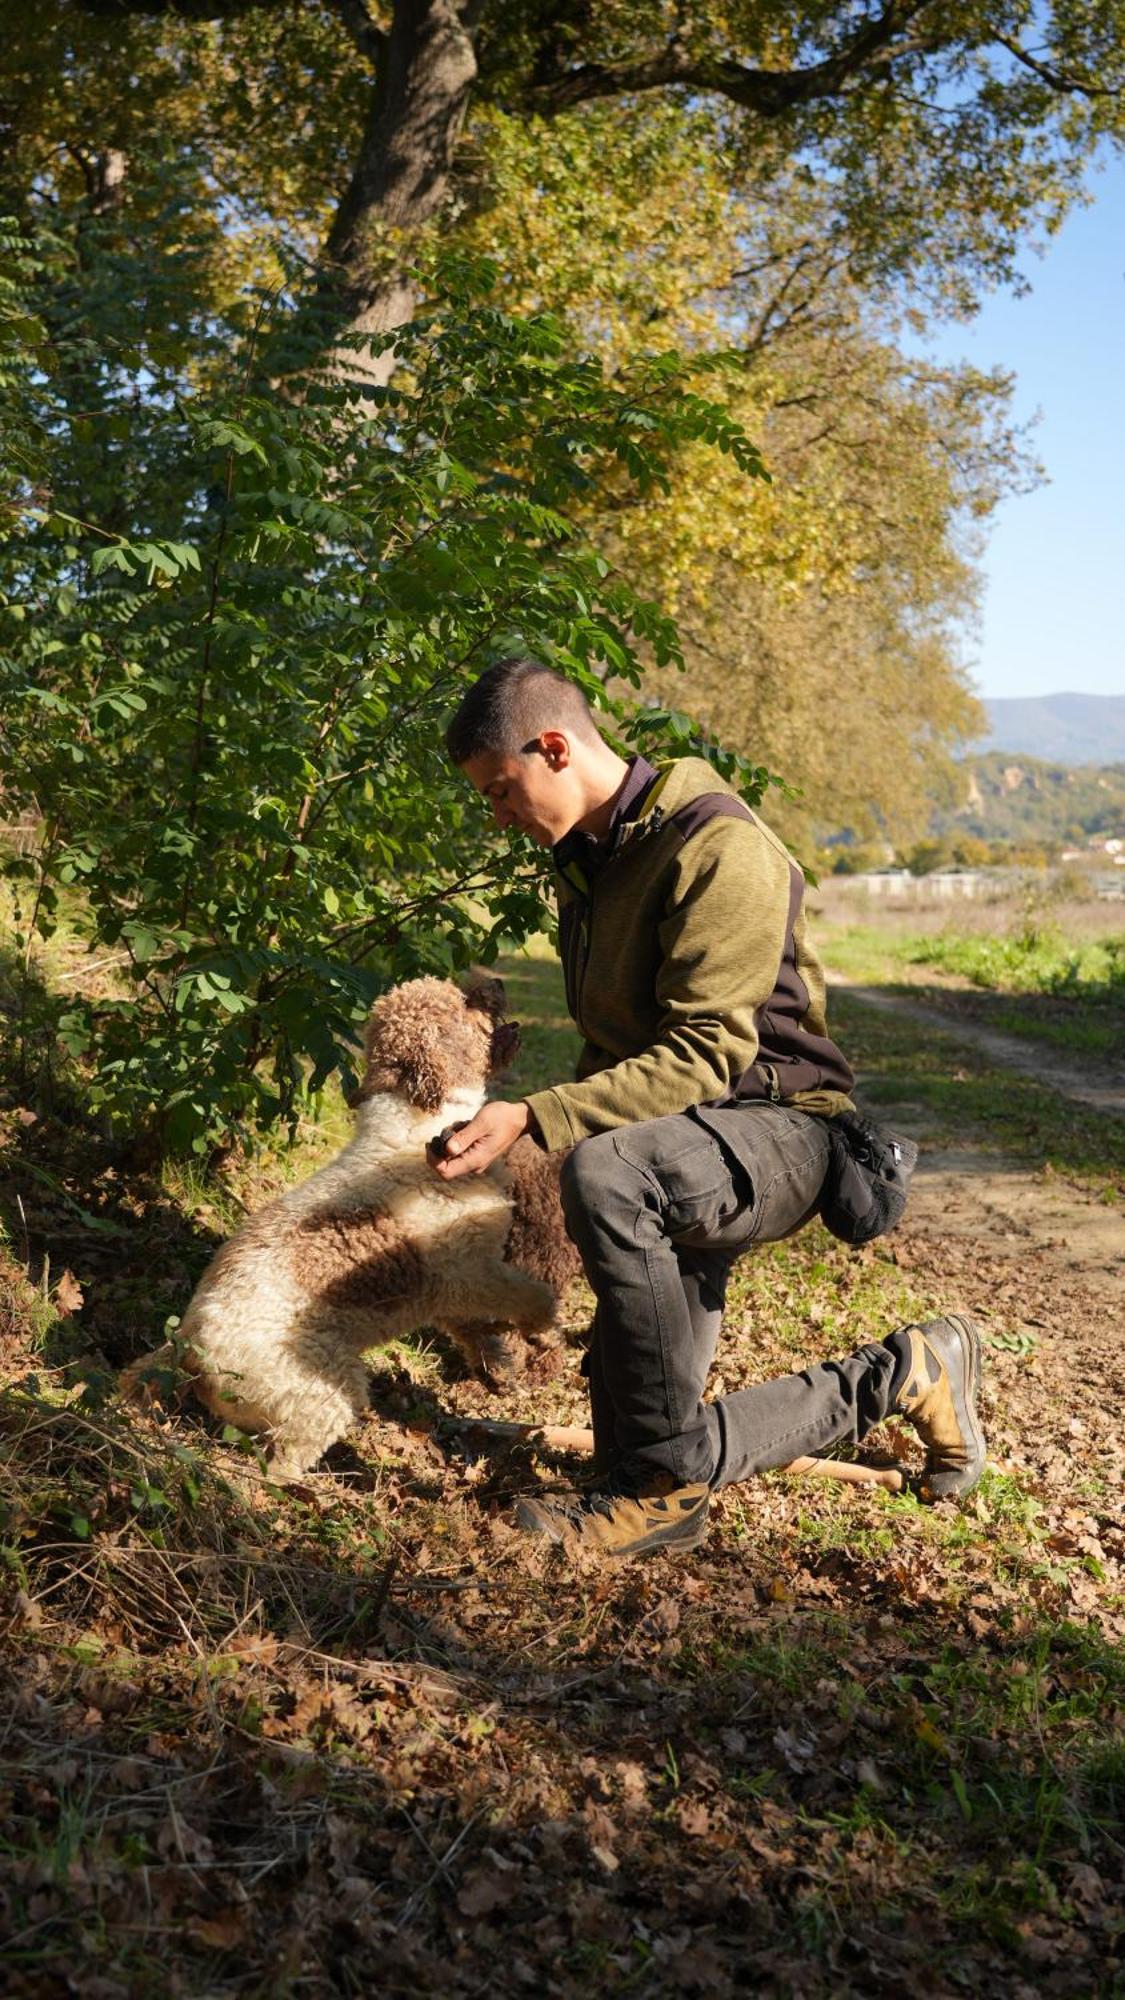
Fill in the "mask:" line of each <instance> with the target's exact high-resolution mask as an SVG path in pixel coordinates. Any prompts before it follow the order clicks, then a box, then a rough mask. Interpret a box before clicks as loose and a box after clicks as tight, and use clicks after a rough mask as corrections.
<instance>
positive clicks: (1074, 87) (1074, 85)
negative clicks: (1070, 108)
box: [996, 35, 1123, 97]
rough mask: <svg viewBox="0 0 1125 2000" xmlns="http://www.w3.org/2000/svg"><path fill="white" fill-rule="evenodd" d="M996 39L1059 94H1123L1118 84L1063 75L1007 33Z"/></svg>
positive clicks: (1096, 95) (1113, 95)
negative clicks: (1010, 37) (1009, 37)
mask: <svg viewBox="0 0 1125 2000" xmlns="http://www.w3.org/2000/svg"><path fill="white" fill-rule="evenodd" d="M996 40H997V42H998V44H999V46H1000V47H1001V48H1002V49H1007V51H1008V54H1009V55H1010V56H1014V57H1015V59H1016V61H1017V62H1018V63H1022V64H1023V65H1024V68H1025V69H1029V70H1031V71H1032V72H1033V74H1034V75H1035V76H1037V77H1039V79H1040V81H1041V82H1043V83H1045V84H1047V85H1048V86H1049V88H1050V89H1051V90H1057V91H1058V92H1059V94H1060V96H1064V97H1065V96H1068V95H1069V94H1070V93H1071V92H1073V93H1074V95H1075V96H1076V97H1120V96H1122V95H1123V92H1122V86H1121V85H1120V84H1116V85H1113V84H1108V83H1106V84H1101V83H1087V82H1085V80H1084V79H1083V78H1082V77H1077V76H1064V75H1063V73H1062V71H1061V70H1057V69H1055V67H1054V65H1053V64H1051V63H1045V62H1041V61H1040V60H1039V57H1038V56H1033V55H1032V53H1031V51H1030V49H1023V48H1021V47H1020V45H1019V43H1018V42H1012V41H1009V39H1008V37H1007V35H997V37H996Z"/></svg>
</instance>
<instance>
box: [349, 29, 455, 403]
mask: <svg viewBox="0 0 1125 2000" xmlns="http://www.w3.org/2000/svg"><path fill="white" fill-rule="evenodd" d="M476 75H477V62H476V54H475V52H474V49H473V44H472V40H471V38H470V35H469V32H468V30H467V28H466V27H465V25H464V22H463V20H462V18H461V12H460V10H459V8H458V7H457V6H456V4H455V0H396V4H395V9H394V16H393V20H392V23H391V29H390V33H389V35H388V36H387V38H386V43H385V46H384V48H383V51H382V55H381V57H380V60H379V64H378V72H377V77H376V81H375V84H374V88H373V91H372V100H371V107H370V111H369V114H368V118H367V123H366V126H365V128H364V133H363V140H362V144H361V146H360V154H359V159H358V162H357V164H356V168H355V171H354V173H353V174H352V178H351V180H350V182H349V184H348V187H347V188H346V190H345V192H344V194H343V196H342V198H341V201H340V205H339V207H338V209H337V211H336V215H335V219H334V221H333V223H332V227H331V229H330V230H329V233H328V237H327V240H326V242H325V245H324V250H323V252H322V256H321V265H320V277H319V286H318V295H317V304H318V311H319V312H322V313H324V314H325V318H326V331H327V332H328V335H329V344H331V342H332V340H333V339H334V338H336V337H338V336H339V335H340V334H341V333H345V332H346V333H347V334H349V335H351V336H355V335H357V334H359V335H363V336H365V337H370V340H371V346H370V350H369V352H368V353H367V354H361V355H359V356H357V355H356V354H355V353H354V351H349V352H348V354H347V359H346V361H345V359H344V354H343V350H341V349H339V348H336V350H335V353H336V358H337V365H338V366H340V367H343V368H346V371H347V372H348V373H349V374H353V373H358V374H359V375H360V376H361V378H362V379H363V380H364V381H366V382H369V383H385V382H386V381H387V380H388V379H389V377H390V375H391V373H392V372H393V369H394V365H395V351H394V344H393V342H386V341H384V339H383V336H384V335H386V334H388V333H393V331H394V329H395V328H396V327H398V326H404V325H405V324H406V323H407V321H408V320H410V318H411V317H412V315H413V312H414V308H415V303H416V294H415V289H414V284H413V281H412V279H411V276H410V272H409V263H410V258H411V255H412V253H413V251H414V248H415V245H416V242H417V238H418V233H419V231H420V229H421V227H422V225H423V224H424V223H426V222H428V221H429V219H430V217H431V216H433V215H434V214H435V213H436V211H437V210H438V209H439V208H440V207H441V205H442V203H443V202H444V200H445V198H446V195H447V193H448V189H449V178H450V173H451V170H452V167H453V159H454V154H455V152H456V148H457V140H458V137H459V135H460V131H461V126H462V123H463V121H464V116H465V108H466V105H467V103H468V98H469V92H470V90H471V88H472V86H473V83H474V82H475V81H476Z"/></svg>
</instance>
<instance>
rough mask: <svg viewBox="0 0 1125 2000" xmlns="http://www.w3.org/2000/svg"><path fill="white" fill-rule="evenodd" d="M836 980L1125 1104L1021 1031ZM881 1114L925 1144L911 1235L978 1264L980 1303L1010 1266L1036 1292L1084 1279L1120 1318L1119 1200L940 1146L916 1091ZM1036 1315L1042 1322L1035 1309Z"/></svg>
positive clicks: (1017, 1062)
mask: <svg viewBox="0 0 1125 2000" xmlns="http://www.w3.org/2000/svg"><path fill="white" fill-rule="evenodd" d="M832 984H833V985H834V986H836V987H837V988H843V989H844V990H846V991H847V993H848V994H849V996H850V997H851V998H853V999H855V1000H858V1001H859V1002H860V1004H861V1005H862V1006H869V1007H872V1008H875V1009H877V1010H878V1011H879V1012H881V1013H884V1014H893V1015H896V1016H898V1017H900V1018H903V1019H906V1020H909V1021H911V1022H916V1023H917V1024H918V1025H919V1026H920V1027H932V1028H937V1029H940V1030H941V1032H942V1033H943V1034H944V1035H948V1036H952V1037H954V1038H955V1039H956V1040H958V1041H961V1042H964V1043H966V1044H967V1045H968V1046H970V1047H973V1048H978V1049H980V1050H981V1051H982V1053H983V1054H985V1055H987V1056H988V1057H989V1058H990V1059H991V1060H993V1061H995V1062H998V1063H1001V1064H1003V1065H1004V1066H1006V1067H1007V1068H1010V1069H1015V1070H1018V1071H1019V1072H1020V1073H1021V1074H1022V1075H1025V1076H1027V1075H1030V1074H1033V1075H1034V1076H1035V1078H1036V1080H1037V1081H1038V1082H1041V1083H1045V1084H1048V1085H1049V1086H1050V1087H1051V1088H1052V1089H1054V1090H1057V1091H1058V1092H1059V1093H1060V1094H1061V1095H1063V1096H1066V1097H1069V1098H1072V1099H1073V1100H1074V1101H1076V1102H1078V1103H1081V1104H1085V1105H1088V1106H1089V1107H1090V1108H1091V1109H1094V1110H1097V1111H1115V1110H1125V1090H1120V1089H1115V1088H1110V1087H1104V1088H1103V1087H1099V1086H1094V1085H1091V1084H1090V1083H1089V1080H1088V1078H1087V1077H1086V1076H1085V1075H1084V1073H1083V1072H1082V1070H1080V1069H1079V1068H1078V1067H1077V1066H1076V1065H1072V1064H1067V1063H1065V1062H1062V1061H1061V1060H1060V1059H1059V1058H1058V1057H1056V1056H1055V1055H1054V1054H1053V1053H1047V1054H1044V1053H1043V1052H1042V1051H1041V1050H1040V1049H1039V1048H1038V1047H1035V1048H1032V1047H1029V1045H1028V1044H1027V1043H1026V1042H1025V1041H1022V1040H1021V1039H1020V1038H1019V1037H1018V1036H1016V1035H1002V1034H999V1033H997V1032H995V1031H994V1030H993V1029H990V1028H983V1027H981V1026H980V1025H979V1024H978V1023H976V1022H972V1021H964V1020H959V1019H957V1018H956V1017H954V1016H951V1015H949V1014H946V1013H942V1012H941V1011H939V1009H937V1008H935V1007H928V1006H926V1005H925V1003H924V1002H922V1001H915V1000H910V999H905V998H903V997H901V996H900V995H898V994H890V993H884V992H882V991H880V990H879V989H878V988H877V987H869V986H857V985H853V984H852V983H851V982H850V981H849V980H847V979H834V980H833V981H832ZM880 1115H882V1116H889V1117H891V1118H893V1120H894V1122H895V1123H896V1124H897V1125H899V1126H900V1127H901V1128H902V1129H903V1130H904V1131H906V1132H907V1133H908V1134H909V1136H910V1137H911V1138H914V1139H917V1141H918V1143H919V1146H920V1148H921V1153H920V1157H919V1162H918V1169H917V1172H916V1174H915V1178H914V1185H913V1189H912V1193H911V1200H910V1208H909V1212H908V1218H907V1224H906V1234H907V1235H908V1236H913V1237H915V1238H918V1239H924V1240H925V1241H926V1242H927V1243H928V1244H929V1245H930V1246H931V1247H933V1246H937V1245H939V1244H940V1245H944V1246H945V1255H946V1256H947V1258H948V1259H949V1261H950V1264H951V1265H956V1266H958V1267H959V1268H960V1270H961V1271H962V1273H970V1274H971V1273H972V1272H973V1271H974V1268H975V1270H976V1271H977V1272H978V1273H979V1276H980V1283H979V1285H978V1286H977V1287H976V1289H977V1292H978V1301H977V1304H978V1310H980V1311H982V1312H986V1311H987V1305H988V1294H989V1287H990V1285H992V1284H994V1283H995V1279H996V1271H997V1266H998V1265H1002V1266H1006V1267H1008V1268H1009V1269H1010V1271H1011V1272H1012V1273H1013V1274H1015V1273H1018V1272H1020V1271H1021V1270H1022V1272H1023V1275H1024V1277H1025V1278H1026V1279H1029V1280H1031V1281H1032V1284H1031V1289H1032V1290H1033V1291H1034V1292H1035V1293H1036V1296H1040V1295H1041V1296H1044V1297H1049V1295H1050V1288H1051V1284H1052V1281H1053V1282H1055V1283H1056V1284H1059V1283H1061V1284H1063V1285H1064V1286H1065V1288H1066V1289H1067V1291H1068V1292H1069V1291H1070V1290H1071V1289H1072V1288H1073V1287H1075V1286H1077V1287H1078V1289H1079V1291H1081V1292H1083V1293H1084V1294H1085V1297H1086V1299H1087V1302H1088V1307H1089V1308H1090V1309H1091V1310H1092V1311H1093V1312H1094V1313H1095V1314H1096V1313H1098V1312H1099V1311H1100V1312H1102V1313H1103V1314H1104V1310H1105V1307H1106V1306H1107V1305H1110V1307H1111V1313H1112V1317H1113V1319H1114V1320H1115V1321H1116V1319H1117V1317H1118V1315H1119V1313H1120V1311H1121V1309H1122V1308H1123V1307H1125V1218H1123V1217H1122V1214H1121V1211H1120V1209H1119V1208H1118V1207H1116V1206H1109V1207H1107V1206H1106V1205H1105V1203H1103V1202H1102V1201H1100V1200H1099V1199H1098V1198H1097V1196H1096V1195H1094V1194H1091V1193H1088V1192H1086V1191H1085V1190H1084V1189H1083V1188H1081V1187H1077V1186H1075V1185H1074V1184H1073V1183H1072V1182H1070V1181H1068V1180H1065V1179H1064V1178H1062V1177H1061V1176H1059V1175H1056V1174H1053V1173H1052V1172H1051V1171H1050V1169H1048V1168H1036V1167H1029V1166H1028V1164H1027V1162H1026V1161H1024V1160H1018V1159H1015V1158H1011V1157H1005V1156H1003V1155H1000V1156H998V1155H997V1154H996V1153H995V1152H993V1151H989V1152H988V1153H985V1152H983V1151H978V1150H977V1149H975V1148H974V1147H972V1146H971V1145H964V1146H958V1147H948V1146H945V1147H936V1146H933V1145H931V1144H930V1143H929V1138H930V1129H931V1128H930V1125H929V1120H928V1114H927V1113H926V1111H925V1110H924V1109H923V1107H922V1106H920V1105H917V1104H912V1103H911V1102H909V1101H908V1100H903V1101H902V1102H901V1103H896V1104H894V1105H893V1106H888V1105H884V1106H882V1107H881V1113H880ZM1020 1289H1022V1288H1020V1287H1017V1290H1020ZM1075 1303H1076V1304H1077V1302H1075ZM1080 1313H1081V1308H1079V1316H1080ZM1028 1324H1029V1325H1030V1326H1032V1327H1034V1326H1036V1325H1037V1324H1038V1319H1037V1317H1036V1316H1035V1315H1034V1314H1033V1315H1032V1316H1031V1317H1030V1319H1029V1320H1028Z"/></svg>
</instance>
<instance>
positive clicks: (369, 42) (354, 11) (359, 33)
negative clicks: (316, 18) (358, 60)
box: [329, 0, 387, 63]
mask: <svg viewBox="0 0 1125 2000" xmlns="http://www.w3.org/2000/svg"><path fill="white" fill-rule="evenodd" d="M329 4H330V6H331V7H332V9H333V12H334V13H336V14H338V15H339V16H340V19H341V21H342V22H343V24H344V27H345V28H346V30H347V32H348V34H349V35H350V36H351V39H352V41H353V42H354V43H355V45H356V48H357V49H358V50H359V52H360V55H361V56H366V57H367V60H368V62H370V63H378V62H380V61H381V60H382V58H383V57H384V56H385V55H386V52H387V37H386V35H385V34H384V33H383V30H382V28H377V27H376V25H375V23H374V21H373V20H372V19H371V16H370V14H369V13H368V11H367V4H366V0H329Z"/></svg>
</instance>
